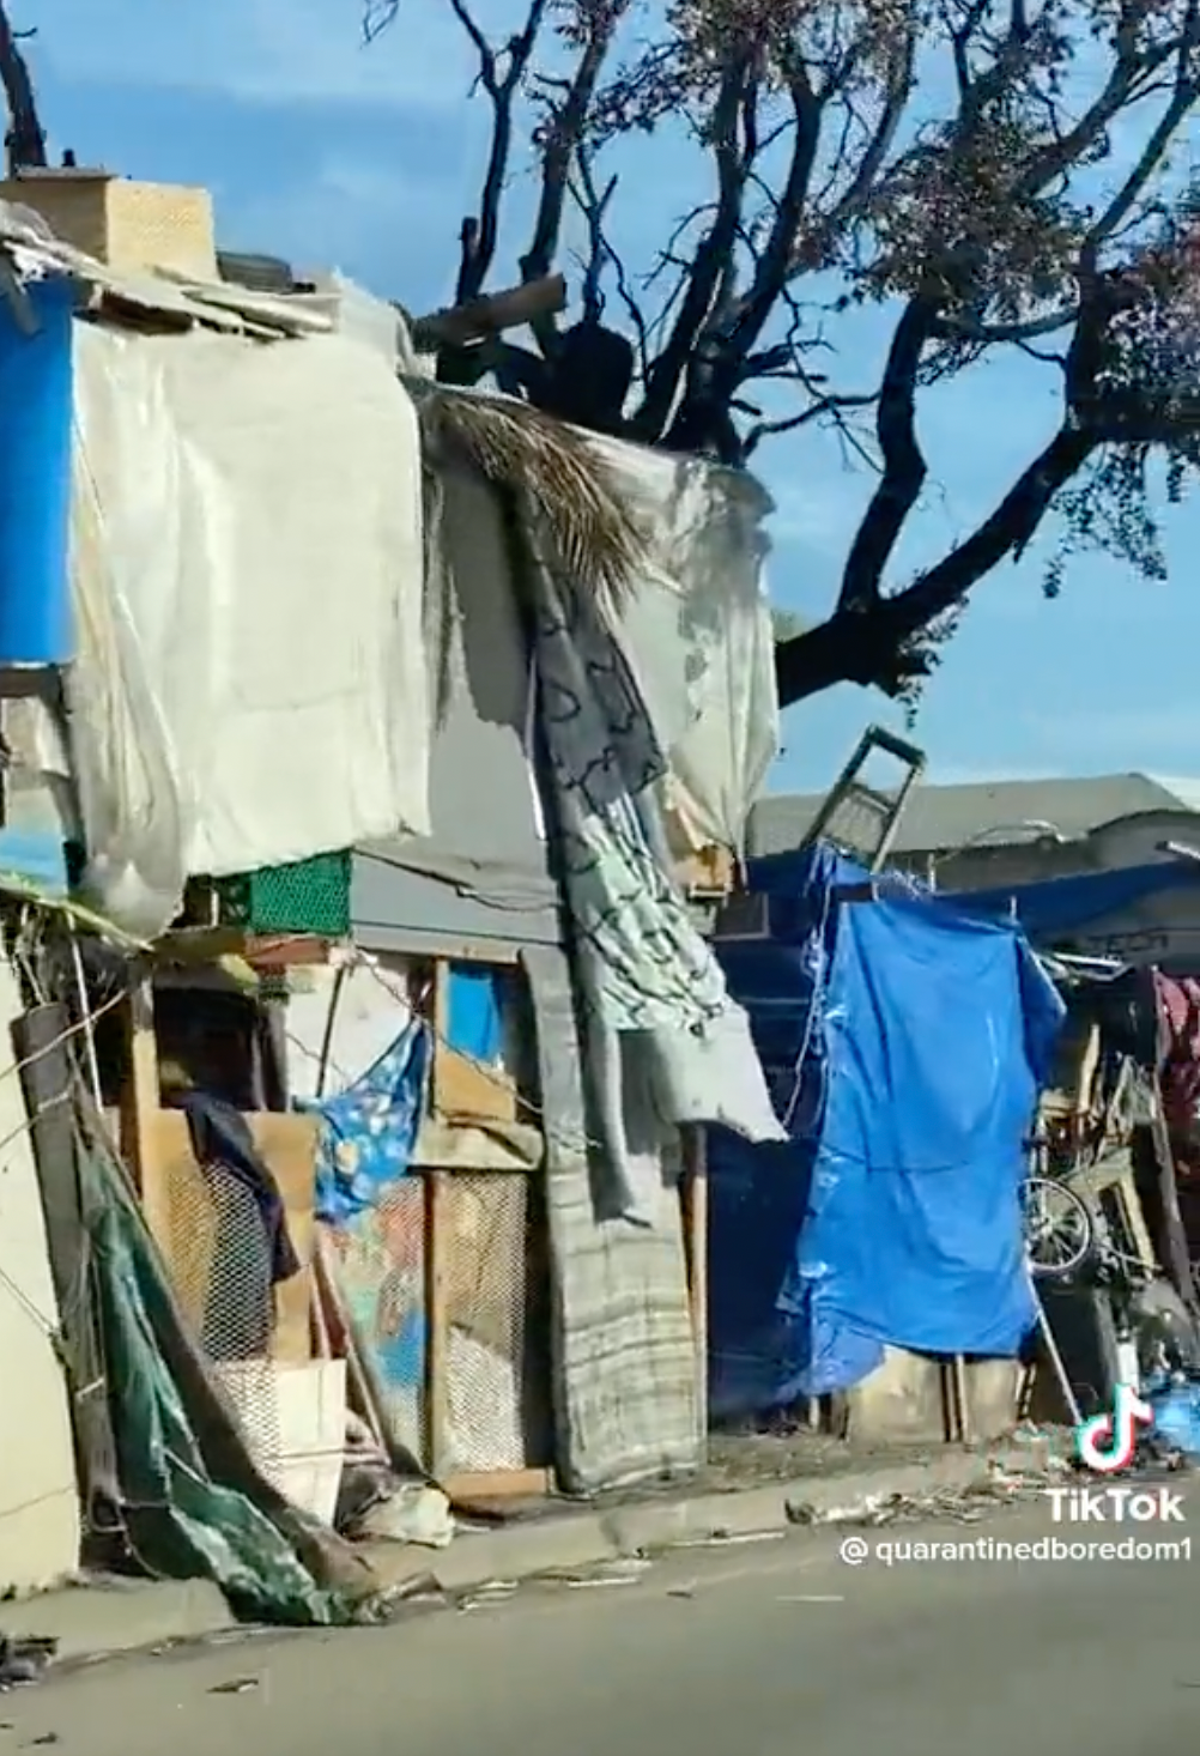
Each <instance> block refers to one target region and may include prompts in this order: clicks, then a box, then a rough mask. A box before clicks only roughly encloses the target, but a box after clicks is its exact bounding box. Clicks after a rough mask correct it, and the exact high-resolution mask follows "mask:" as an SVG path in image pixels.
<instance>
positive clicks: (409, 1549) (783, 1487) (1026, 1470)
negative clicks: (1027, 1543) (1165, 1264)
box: [0, 1444, 1053, 1663]
mask: <svg viewBox="0 0 1200 1756" xmlns="http://www.w3.org/2000/svg"><path fill="white" fill-rule="evenodd" d="M1052 1468H1053V1449H1052V1447H1048V1446H1045V1445H1042V1444H1026V1445H1008V1446H1000V1447H995V1448H993V1449H991V1450H988V1451H978V1452H964V1451H949V1452H945V1453H941V1454H937V1453H935V1454H933V1455H931V1456H930V1458H929V1459H928V1461H926V1462H923V1463H905V1464H890V1465H887V1464H885V1465H880V1466H876V1467H875V1468H873V1469H863V1470H855V1471H853V1472H851V1473H848V1474H840V1475H833V1476H797V1477H792V1478H788V1479H785V1480H780V1481H775V1482H768V1483H760V1484H756V1485H755V1486H754V1487H748V1488H734V1489H730V1490H727V1491H726V1492H724V1493H693V1494H688V1493H686V1492H684V1493H682V1494H678V1495H675V1496H674V1497H672V1498H670V1499H663V1500H661V1501H656V1502H648V1503H646V1504H643V1505H640V1506H625V1507H613V1508H611V1509H609V1510H606V1511H594V1510H589V1509H587V1508H581V1509H580V1510H578V1511H568V1512H563V1513H559V1514H556V1515H554V1516H552V1517H548V1518H542V1519H537V1520H535V1521H532V1522H530V1523H528V1524H522V1525H517V1526H514V1527H510V1528H509V1529H506V1530H505V1529H501V1530H491V1531H483V1532H478V1533H468V1532H462V1533H460V1534H459V1536H458V1537H456V1539H455V1540H454V1542H453V1543H452V1544H451V1546H450V1547H449V1548H448V1549H444V1550H442V1551H440V1552H435V1551H431V1550H429V1549H419V1548H416V1547H414V1546H412V1545H408V1544H396V1543H387V1542H377V1543H373V1544H370V1545H368V1546H367V1555H368V1558H369V1559H370V1562H371V1564H372V1567H373V1569H374V1572H375V1576H376V1579H377V1581H378V1583H379V1586H380V1587H381V1589H383V1590H385V1591H387V1590H388V1589H392V1588H395V1587H397V1586H400V1585H402V1584H403V1583H405V1582H406V1581H412V1580H414V1579H415V1578H424V1579H427V1580H429V1581H430V1583H431V1585H432V1584H434V1583H436V1586H437V1587H438V1588H439V1589H440V1590H441V1591H443V1592H445V1593H447V1594H448V1595H453V1594H456V1593H465V1592H469V1591H471V1590H473V1589H478V1588H479V1587H481V1586H483V1585H487V1584H489V1583H493V1582H496V1581H499V1580H504V1581H511V1582H514V1583H515V1582H518V1581H520V1580H525V1579H534V1578H537V1577H539V1576H542V1575H546V1574H552V1573H562V1572H563V1571H566V1570H568V1569H572V1568H584V1567H594V1566H596V1565H598V1564H601V1563H603V1562H605V1561H618V1560H623V1559H628V1558H632V1557H635V1556H644V1555H650V1554H655V1553H659V1552H661V1551H664V1550H668V1549H673V1548H679V1547H682V1546H690V1545H693V1544H699V1543H704V1542H711V1541H719V1540H720V1539H721V1538H722V1537H726V1538H730V1537H733V1538H736V1537H747V1536H754V1535H759V1534H762V1533H767V1532H779V1531H786V1530H792V1529H795V1528H796V1521H795V1519H794V1517H793V1516H792V1515H791V1514H790V1511H789V1509H790V1508H795V1507H799V1506H803V1507H806V1508H808V1509H810V1510H811V1512H812V1513H814V1514H815V1515H816V1516H817V1518H818V1519H821V1520H824V1521H829V1522H832V1523H835V1522H837V1521H838V1519H839V1518H842V1519H848V1518H853V1517H855V1516H856V1515H860V1514H861V1513H862V1512H864V1511H865V1510H867V1509H868V1507H869V1506H870V1505H871V1503H872V1502H873V1501H878V1500H883V1499H887V1498H888V1497H889V1496H891V1495H893V1494H903V1495H911V1496H914V1497H916V1496H919V1495H923V1494H929V1493H936V1492H937V1491H938V1490H942V1491H945V1490H951V1491H953V1490H954V1489H959V1490H965V1489H970V1488H972V1487H975V1486H981V1485H983V1483H985V1482H986V1481H988V1480H989V1479H990V1478H991V1476H992V1475H993V1473H994V1471H995V1470H997V1469H1000V1470H1002V1471H1009V1472H1011V1473H1012V1474H1014V1475H1024V1476H1030V1475H1034V1476H1036V1475H1038V1474H1045V1473H1047V1472H1048V1471H1049V1470H1050V1469H1052ZM0 1630H2V1631H3V1633H4V1634H6V1635H8V1636H10V1637H11V1638H15V1639H21V1638H25V1637H30V1636H42V1637H44V1638H49V1639H53V1640H56V1641H57V1642H58V1654H57V1662H58V1663H62V1662H74V1663H79V1662H80V1661H85V1660H88V1659H92V1660H96V1659H100V1658H107V1657H111V1656H116V1655H117V1654H120V1653H128V1652H134V1651H145V1650H147V1649H149V1648H154V1647H161V1646H166V1645H169V1644H171V1643H173V1642H177V1641H188V1640H202V1639H206V1638H211V1637H213V1636H214V1635H220V1634H232V1633H235V1632H249V1631H250V1630H249V1629H247V1628H246V1627H245V1625H244V1624H242V1623H239V1622H238V1621H237V1620H236V1619H235V1618H234V1616H233V1615H232V1614H231V1612H230V1609H229V1606H228V1604H227V1603H226V1601H225V1598H224V1595H223V1594H222V1592H221V1591H220V1590H219V1589H218V1587H217V1586H215V1585H213V1584H211V1583H210V1582H209V1581H207V1580H197V1579H194V1580H178V1581H176V1580H157V1581H144V1580H106V1581H105V1582H104V1583H102V1584H98V1585H86V1586H81V1585H76V1586H67V1587H65V1588H62V1589H59V1590H53V1591H47V1592H43V1593H41V1594H40V1595H38V1596H36V1597H30V1598H25V1599H21V1600H19V1601H14V1602H11V1603H6V1604H4V1605H3V1606H2V1607H0Z"/></svg>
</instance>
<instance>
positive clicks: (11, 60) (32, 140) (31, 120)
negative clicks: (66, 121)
mask: <svg viewBox="0 0 1200 1756" xmlns="http://www.w3.org/2000/svg"><path fill="white" fill-rule="evenodd" d="M33 34H34V33H33V32H32V31H19V30H14V29H13V26H12V22H11V20H10V19H9V16H8V8H7V6H6V5H5V4H4V0H0V84H2V85H3V87H4V97H5V101H6V103H7V105H8V132H7V133H6V134H5V137H4V145H5V150H6V153H7V159H8V175H9V176H10V177H14V176H16V175H17V173H18V172H20V171H25V170H30V169H34V168H40V167H42V166H44V165H45V163H46V135H45V132H44V130H43V128H42V124H41V120H40V118H39V116H38V107H37V99H36V97H35V95H34V89H33V80H32V79H31V78H30V75H29V66H28V63H27V62H26V60H25V56H24V53H23V51H22V49H21V44H22V42H23V41H25V39H26V38H28V37H31V36H32V35H33Z"/></svg>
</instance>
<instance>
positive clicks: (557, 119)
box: [520, 5, 623, 350]
mask: <svg viewBox="0 0 1200 1756" xmlns="http://www.w3.org/2000/svg"><path fill="white" fill-rule="evenodd" d="M622 10H623V8H622V7H621V6H619V5H618V6H612V7H606V8H602V9H598V10H597V12H596V13H595V14H594V15H593V17H592V19H591V21H590V29H589V31H588V35H587V40H586V41H585V43H584V46H583V50H582V53H581V54H580V57H579V62H578V64H577V66H576V68H575V73H574V75H573V77H572V79H571V82H570V85H569V86H568V87H567V93H566V96H565V98H564V99H563V101H562V104H561V105H560V106H558V107H557V108H555V109H554V110H553V111H552V113H551V116H550V118H549V120H548V121H547V123H546V124H545V138H544V143H543V147H542V186H541V191H540V193H539V196H538V206H537V213H536V215H535V217H534V222H533V234H532V237H531V239H530V244H529V248H528V250H527V251H526V252H525V254H524V256H522V258H521V264H520V266H521V275H522V278H523V279H525V280H540V279H541V277H542V276H543V275H544V274H547V273H548V272H549V269H550V266H551V264H552V263H553V261H554V256H555V252H556V251H557V249H558V241H559V238H560V236H561V234H562V221H563V210H564V207H565V204H566V198H567V191H568V183H569V180H570V174H571V161H572V158H573V156H574V154H575V152H576V150H577V149H578V148H579V147H580V146H582V144H583V135H584V129H585V126H586V124H587V117H588V112H589V110H590V109H591V105H592V100H593V98H594V97H595V94H596V83H597V81H598V79H599V77H600V72H601V69H602V68H603V66H604V62H605V59H606V57H607V55H608V51H609V49H610V47H611V46H612V40H613V36H614V34H615V32H616V28H617V22H618V19H619V17H620V14H621V11H622ZM538 338H539V340H540V341H541V343H542V345H543V348H544V349H545V350H549V349H550V347H551V346H552V344H553V327H552V326H551V327H550V328H549V329H546V330H543V331H541V332H538Z"/></svg>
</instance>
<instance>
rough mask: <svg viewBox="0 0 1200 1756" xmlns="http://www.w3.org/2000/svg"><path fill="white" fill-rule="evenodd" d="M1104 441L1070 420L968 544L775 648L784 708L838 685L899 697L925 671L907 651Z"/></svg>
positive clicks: (1015, 545)
mask: <svg viewBox="0 0 1200 1756" xmlns="http://www.w3.org/2000/svg"><path fill="white" fill-rule="evenodd" d="M1098 443H1099V440H1098V439H1097V437H1096V435H1095V434H1093V433H1090V432H1088V431H1086V430H1085V429H1082V428H1079V427H1077V426H1075V425H1074V423H1073V422H1071V421H1069V420H1068V421H1067V422H1065V423H1064V425H1063V426H1062V427H1061V428H1060V430H1059V431H1058V432H1057V433H1056V434H1055V436H1054V438H1053V439H1052V440H1051V441H1050V444H1049V445H1047V446H1046V447H1045V449H1044V450H1043V451H1042V452H1041V453H1039V455H1038V456H1037V457H1036V458H1035V459H1034V461H1033V462H1032V463H1031V464H1030V465H1029V467H1028V469H1026V470H1025V471H1024V473H1023V474H1022V475H1021V477H1020V478H1019V480H1018V481H1017V482H1016V483H1015V484H1014V486H1013V487H1012V488H1011V489H1010V490H1009V492H1008V493H1007V494H1006V495H1005V496H1004V499H1003V500H1002V501H1001V502H1000V504H999V505H998V506H997V507H996V509H995V510H994V511H993V512H992V513H991V515H990V516H989V517H988V518H987V519H985V520H984V522H983V523H982V524H981V525H980V526H979V528H978V529H977V530H976V531H975V532H974V533H973V535H972V536H970V537H969V538H968V539H967V541H966V542H965V543H962V544H961V545H960V546H959V547H958V548H956V549H954V550H952V551H951V553H950V554H949V555H947V556H946V558H945V559H944V560H943V561H940V562H939V563H938V564H937V566H936V567H931V568H930V569H929V570H928V571H927V572H926V573H923V574H922V575H921V577H920V578H919V579H918V580H916V581H915V583H914V584H913V585H911V586H909V587H908V589H907V590H905V591H902V592H897V593H896V595H895V596H894V597H890V598H879V599H877V600H876V601H875V602H873V603H868V604H865V605H863V606H861V607H858V608H853V607H850V608H839V609H838V610H836V611H835V612H834V614H833V615H832V616H831V617H830V618H829V620H828V621H827V622H824V623H822V624H821V625H820V626H819V627H817V628H814V629H812V630H811V631H810V632H808V633H806V634H802V635H800V636H799V637H798V638H796V639H794V640H789V641H786V642H784V643H783V644H782V645H780V646H777V647H776V649H775V675H776V681H777V685H778V689H779V702H780V706H781V707H788V706H790V705H791V704H792V703H793V702H796V701H800V700H803V699H804V698H806V697H807V696H809V695H816V694H819V693H820V691H821V690H823V689H828V688H831V687H832V686H833V685H834V684H835V683H841V682H852V683H860V684H862V685H864V686H868V685H872V684H874V685H877V686H878V687H879V688H881V689H883V690H885V691H886V692H887V693H888V694H892V695H894V694H898V693H899V692H900V690H901V689H902V688H903V687H904V685H905V684H906V683H907V682H909V681H911V679H912V677H913V675H914V674H917V675H919V674H920V671H921V665H920V661H919V660H917V661H916V662H914V659H913V656H912V655H906V653H905V648H906V646H907V645H908V643H909V642H911V641H912V639H913V638H914V636H916V635H918V634H919V633H920V632H921V630H922V629H924V628H927V627H928V626H929V624H930V623H931V622H933V621H936V620H937V618H938V617H939V616H942V615H944V614H945V613H946V612H947V611H948V610H951V609H953V608H954V607H955V606H956V605H957V604H959V603H961V602H962V600H963V598H964V597H965V596H966V594H967V592H968V591H969V590H970V589H971V587H972V586H973V585H976V584H978V582H979V581H980V580H981V579H983V578H984V577H985V575H986V574H988V573H990V572H991V571H992V570H993V569H994V568H995V567H996V566H997V565H998V563H999V562H1001V561H1003V560H1004V559H1005V557H1006V556H1008V555H1013V554H1019V553H1020V552H1021V550H1022V549H1024V548H1025V547H1026V546H1027V544H1028V543H1029V541H1030V539H1031V538H1032V537H1033V535H1034V533H1035V531H1036V530H1037V527H1038V525H1039V524H1040V523H1041V521H1042V519H1043V518H1044V517H1045V515H1046V512H1047V510H1048V508H1049V506H1050V504H1051V502H1052V500H1053V499H1054V496H1055V494H1057V493H1058V491H1059V489H1060V488H1062V487H1065V485H1066V484H1067V482H1069V481H1070V480H1071V478H1072V477H1073V476H1074V475H1076V474H1077V472H1078V471H1079V470H1080V469H1081V468H1082V466H1083V465H1084V463H1086V461H1087V459H1088V458H1089V457H1090V456H1091V454H1092V452H1093V451H1094V450H1095V449H1096V446H1097V444H1098Z"/></svg>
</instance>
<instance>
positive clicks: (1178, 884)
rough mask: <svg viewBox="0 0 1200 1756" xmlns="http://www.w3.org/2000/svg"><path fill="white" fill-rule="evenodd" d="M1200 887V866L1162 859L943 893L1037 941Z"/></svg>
mask: <svg viewBox="0 0 1200 1756" xmlns="http://www.w3.org/2000/svg"><path fill="white" fill-rule="evenodd" d="M1197 886H1200V866H1197V865H1196V864H1195V862H1194V861H1192V860H1157V861H1154V862H1152V863H1151V864H1149V865H1145V866H1125V867H1122V868H1121V869H1120V870H1118V871H1115V872H1085V873H1081V874H1080V875H1079V876H1078V877H1074V878H1047V879H1046V880H1044V882H1042V883H1041V884H1021V885H1016V886H1012V885H1010V886H1009V887H1008V888H1007V889H1004V888H1001V889H997V890H963V891H955V892H944V893H942V901H943V902H945V903H946V904H947V906H948V907H950V908H956V909H959V910H960V911H961V912H963V913H964V914H972V915H989V916H994V917H998V918H1000V919H1002V920H1015V921H1018V922H1019V923H1020V925H1021V928H1022V930H1023V931H1024V932H1025V933H1027V934H1028V935H1029V937H1030V938H1031V939H1034V940H1038V941H1040V942H1043V943H1052V942H1054V941H1055V940H1059V939H1066V938H1069V937H1070V936H1071V934H1073V933H1078V932H1082V931H1083V930H1084V929H1085V928H1087V927H1089V926H1091V925H1092V923H1093V922H1095V921H1102V920H1105V919H1107V918H1108V916H1110V915H1117V914H1121V913H1123V912H1124V910H1126V909H1129V908H1133V907H1134V906H1136V904H1137V903H1139V902H1144V901H1145V900H1146V899H1147V898H1148V897H1151V896H1159V895H1161V894H1162V893H1163V892H1164V891H1170V890H1194V889H1195V888H1197Z"/></svg>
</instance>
